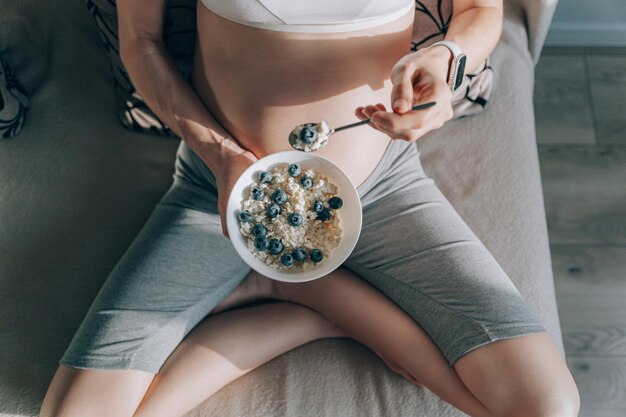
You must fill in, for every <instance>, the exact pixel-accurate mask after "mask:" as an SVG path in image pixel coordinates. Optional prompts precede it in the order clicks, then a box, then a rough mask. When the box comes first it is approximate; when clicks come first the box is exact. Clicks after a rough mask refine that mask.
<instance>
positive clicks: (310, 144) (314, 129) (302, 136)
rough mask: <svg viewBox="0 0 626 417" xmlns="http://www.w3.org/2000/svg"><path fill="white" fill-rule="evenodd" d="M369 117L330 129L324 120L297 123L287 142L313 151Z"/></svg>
mask: <svg viewBox="0 0 626 417" xmlns="http://www.w3.org/2000/svg"><path fill="white" fill-rule="evenodd" d="M435 104H437V103H436V102H434V101H430V102H428V103H423V104H416V105H415V106H413V107H411V110H423V109H427V108H429V107H432V106H434V105H435ZM370 121H371V120H370V119H365V120H361V121H360V122H356V123H352V124H349V125H345V126H341V127H338V128H336V129H331V128H330V126H329V125H328V122H327V121H326V120H322V121H321V122H318V123H315V122H312V123H302V124H299V125H297V126H296V127H295V128H294V129H293V130H292V131H291V133H290V134H289V144H290V145H291V147H292V148H294V149H296V150H298V151H302V152H315V151H317V150H319V149H321V148H323V147H324V146H326V144H327V143H328V139H329V138H330V135H332V134H333V133H335V132H339V131H340V130H344V129H350V128H351V127H356V126H361V125H364V124H365V123H369V122H370Z"/></svg>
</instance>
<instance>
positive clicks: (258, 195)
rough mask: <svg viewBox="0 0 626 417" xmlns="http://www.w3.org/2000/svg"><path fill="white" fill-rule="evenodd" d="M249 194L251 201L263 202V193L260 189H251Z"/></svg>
mask: <svg viewBox="0 0 626 417" xmlns="http://www.w3.org/2000/svg"><path fill="white" fill-rule="evenodd" d="M251 194H252V199H254V200H256V201H259V200H263V197H265V193H264V192H263V190H262V189H261V188H260V187H252V193H251Z"/></svg>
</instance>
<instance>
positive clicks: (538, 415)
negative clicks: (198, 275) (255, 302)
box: [275, 268, 579, 417]
mask: <svg viewBox="0 0 626 417" xmlns="http://www.w3.org/2000/svg"><path fill="white" fill-rule="evenodd" d="M275 285H276V292H277V296H278V298H279V299H282V300H286V301H291V302H295V303H300V304H303V305H306V306H309V307H311V308H313V309H315V310H316V311H318V312H320V313H321V314H323V315H325V316H326V317H327V318H329V319H330V320H333V321H335V322H336V323H337V324H339V325H340V326H341V327H343V328H344V329H345V330H346V332H347V333H348V335H349V336H350V337H351V338H353V339H355V340H358V341H359V342H361V343H363V344H365V345H366V346H368V347H370V348H371V349H372V350H373V351H374V352H376V353H377V354H378V355H379V356H381V358H382V359H383V360H384V361H385V362H386V363H387V365H388V366H389V367H390V368H391V369H392V370H394V371H396V372H399V373H400V374H402V375H404V376H405V377H406V378H407V379H409V380H410V381H412V382H414V383H417V384H422V385H424V386H426V387H427V388H429V389H430V390H431V391H433V392H434V393H435V394H437V395H439V396H440V397H441V398H442V399H444V400H445V401H447V402H449V403H450V404H452V405H454V406H455V407H457V408H459V409H460V410H462V411H464V412H466V413H467V414H470V415H472V416H510V417H514V416H533V417H545V416H551V417H556V416H564V417H565V416H568V417H571V416H576V415H577V414H578V406H579V399H578V391H577V389H576V385H575V383H574V380H573V378H572V376H571V374H570V373H569V370H568V369H567V366H566V364H565V361H564V360H563V358H562V357H561V355H560V354H559V353H558V351H557V350H556V348H555V347H554V345H553V344H552V342H551V340H550V338H549V337H548V336H547V335H546V334H532V335H528V336H520V337H515V338H512V339H507V340H501V341H497V342H494V343H490V344H487V345H485V346H482V347H479V348H477V349H475V350H473V351H472V352H470V353H468V354H467V355H465V356H464V357H462V358H461V359H460V360H459V361H457V363H456V364H455V368H452V367H450V365H449V364H448V362H447V360H446V359H445V358H444V356H443V354H442V353H441V351H440V350H439V349H438V348H437V347H436V346H435V344H434V343H433V342H432V340H431V339H430V338H429V337H428V335H427V334H426V333H425V332H424V331H423V330H422V328H421V327H420V326H419V325H418V324H417V323H416V322H415V321H414V320H413V319H412V318H411V317H410V316H409V315H408V314H406V313H405V312H404V311H403V310H402V309H400V308H399V307H398V306H397V305H396V304H395V303H393V301H391V300H389V299H388V298H387V297H386V296H385V295H384V294H382V293H381V292H379V291H378V290H377V289H376V288H374V287H373V286H371V285H370V284H369V283H367V282H366V281H364V280H362V279H360V278H359V277H358V276H357V275H355V274H353V273H352V272H350V271H348V270H346V269H343V268H340V269H338V270H337V271H335V272H334V273H332V274H330V275H329V276H326V277H324V278H321V279H319V280H315V281H311V282H306V283H301V284H289V283H282V282H276V284H275Z"/></svg>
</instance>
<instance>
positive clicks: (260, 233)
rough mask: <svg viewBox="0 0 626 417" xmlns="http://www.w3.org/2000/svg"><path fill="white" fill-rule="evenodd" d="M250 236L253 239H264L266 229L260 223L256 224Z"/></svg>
mask: <svg viewBox="0 0 626 417" xmlns="http://www.w3.org/2000/svg"><path fill="white" fill-rule="evenodd" d="M252 234H253V235H254V237H265V235H266V234H267V229H266V228H265V226H263V225H262V224H261V223H257V224H255V225H254V227H253V228H252Z"/></svg>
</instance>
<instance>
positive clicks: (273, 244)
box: [270, 239, 285, 255]
mask: <svg viewBox="0 0 626 417" xmlns="http://www.w3.org/2000/svg"><path fill="white" fill-rule="evenodd" d="M284 248H285V246H284V245H283V242H281V241H280V240H279V239H272V240H270V253H271V254H272V255H278V254H279V253H281V252H282V251H283V249H284Z"/></svg>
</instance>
